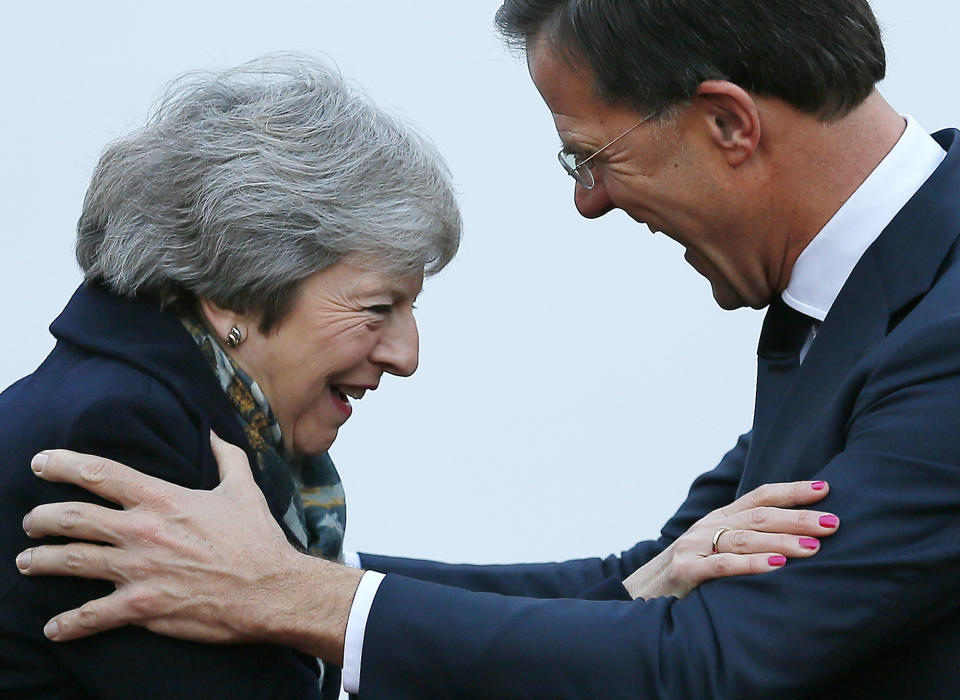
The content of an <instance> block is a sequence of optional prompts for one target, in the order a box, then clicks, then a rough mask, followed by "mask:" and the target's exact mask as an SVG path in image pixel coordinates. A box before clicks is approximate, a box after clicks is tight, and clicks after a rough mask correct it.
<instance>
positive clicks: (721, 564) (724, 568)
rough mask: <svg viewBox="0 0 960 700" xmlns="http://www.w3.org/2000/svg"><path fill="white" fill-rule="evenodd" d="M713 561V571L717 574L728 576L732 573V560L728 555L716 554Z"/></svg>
mask: <svg viewBox="0 0 960 700" xmlns="http://www.w3.org/2000/svg"><path fill="white" fill-rule="evenodd" d="M714 560H715V561H714V562H713V573H714V574H715V575H716V576H727V575H728V574H729V573H730V568H731V567H730V560H729V559H728V558H727V557H722V556H716V557H714Z"/></svg>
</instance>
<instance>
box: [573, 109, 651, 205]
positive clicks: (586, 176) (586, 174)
mask: <svg viewBox="0 0 960 700" xmlns="http://www.w3.org/2000/svg"><path fill="white" fill-rule="evenodd" d="M655 116H657V112H651V113H650V114H648V115H647V116H645V117H644V118H643V119H641V120H640V121H638V122H637V123H636V124H634V125H633V126H631V127H630V128H629V129H627V130H626V131H624V132H623V133H622V134H620V135H619V136H617V138H615V139H613V140H612V141H610V142H609V143H606V144H604V145H603V146H601V147H600V148H598V149H597V150H595V151H594V152H593V153H591V154H590V155H588V156H587V157H586V158H584V159H583V160H581V161H577V160H576V155H575V154H573V153H568V152H567V149H566V147H564V148H561V149H560V152H559V153H557V159H558V160H559V161H560V165H562V166H563V169H564V171H566V173H567V175H569V176H570V177H572V178H573V179H574V180H576V182H577V184H578V185H580V186H581V187H582V188H584V189H585V190H591V189H593V186H594V185H596V184H597V181H596V180H595V179H594V177H593V165H587V164H588V163H590V161H592V160H593V159H594V158H596V157H597V156H598V155H600V154H601V153H603V152H604V151H605V150H607V149H608V148H610V146H612V145H613V144H615V143H616V142H617V141H619V140H620V139H622V138H623V137H624V136H626V135H627V134H629V133H631V132H632V131H633V130H634V129H636V128H638V127H639V126H640V125H641V124H646V123H647V122H648V121H650V120H651V119H653V118H654V117H655ZM568 158H570V159H573V161H574V162H573V163H572V164H571V163H570V162H568V161H567V159H568Z"/></svg>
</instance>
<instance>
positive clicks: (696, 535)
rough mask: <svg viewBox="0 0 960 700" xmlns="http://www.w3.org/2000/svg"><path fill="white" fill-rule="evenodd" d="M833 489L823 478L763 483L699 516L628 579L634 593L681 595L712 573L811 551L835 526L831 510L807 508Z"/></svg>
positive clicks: (760, 569)
mask: <svg viewBox="0 0 960 700" xmlns="http://www.w3.org/2000/svg"><path fill="white" fill-rule="evenodd" d="M829 492H830V487H829V485H828V484H827V482H825V481H795V482H791V483H783V484H765V485H764V486H760V487H758V488H756V489H754V490H753V491H751V492H750V493H748V494H746V495H744V496H742V497H740V498H739V499H737V500H736V501H734V502H733V503H731V504H730V505H729V506H725V507H724V508H719V509H717V510H715V511H713V512H712V513H710V514H709V515H707V516H705V517H703V518H702V519H700V520H699V521H697V522H696V523H695V524H694V525H693V526H692V527H691V528H690V529H689V530H687V531H686V532H685V533H684V534H683V535H681V536H680V537H679V538H677V539H676V540H675V541H674V542H673V543H672V544H671V545H670V546H669V547H667V549H665V550H664V551H663V552H662V553H660V554H659V555H658V556H657V557H655V558H654V559H652V560H650V561H649V562H648V563H647V564H646V565H644V566H642V567H641V568H639V569H638V570H637V571H635V572H634V573H633V574H632V575H631V576H630V577H629V578H627V579H626V580H625V581H624V587H626V589H627V591H628V592H629V593H630V595H631V597H633V598H634V599H636V598H644V599H649V598H657V597H661V596H676V597H678V598H682V597H684V596H686V595H687V594H688V593H689V592H690V591H691V590H693V589H694V588H696V587H697V586H699V585H700V584H702V583H704V582H705V581H709V580H711V579H714V578H721V577H726V576H742V575H744V574H764V573H769V572H771V571H776V570H778V569H781V568H783V566H784V565H786V564H787V560H788V559H791V558H804V557H811V556H813V555H815V554H816V553H817V552H819V551H820V542H821V539H823V538H824V537H829V536H830V535H832V534H834V533H835V532H836V531H837V528H838V527H839V525H840V519H839V518H838V517H837V516H836V515H834V514H832V513H824V512H820V511H814V510H806V509H803V508H802V507H803V506H809V505H812V504H814V503H816V502H818V501H820V500H822V499H824V498H825V497H826V496H827V494H828V493H829Z"/></svg>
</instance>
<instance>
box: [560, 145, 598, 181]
mask: <svg viewBox="0 0 960 700" xmlns="http://www.w3.org/2000/svg"><path fill="white" fill-rule="evenodd" d="M558 157H559V158H560V165H562V166H563V169H564V170H566V171H567V174H568V175H569V176H570V177H572V178H573V179H574V180H576V181H577V183H578V184H579V185H580V186H581V187H584V188H586V189H588V190H589V189H590V188H591V187H593V173H592V172H590V166H589V165H578V164H577V157H576V156H575V155H574V154H573V153H567V152H565V151H560V153H559V154H558Z"/></svg>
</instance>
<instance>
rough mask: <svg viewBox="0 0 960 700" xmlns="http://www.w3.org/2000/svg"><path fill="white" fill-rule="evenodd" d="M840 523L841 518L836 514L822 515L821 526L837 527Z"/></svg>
mask: <svg viewBox="0 0 960 700" xmlns="http://www.w3.org/2000/svg"><path fill="white" fill-rule="evenodd" d="M839 524H840V518H838V517H837V516H836V515H821V516H820V527H836V526H837V525H839Z"/></svg>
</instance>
